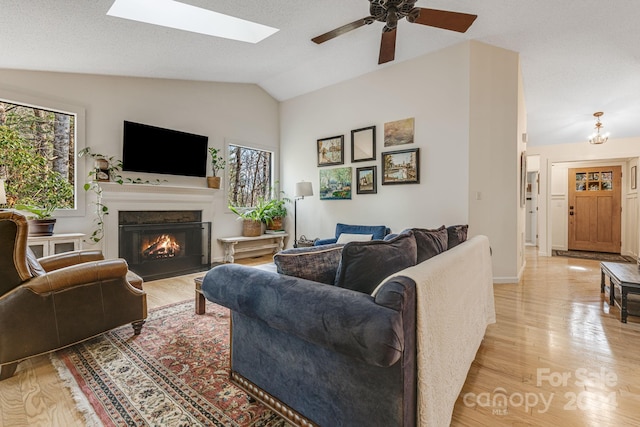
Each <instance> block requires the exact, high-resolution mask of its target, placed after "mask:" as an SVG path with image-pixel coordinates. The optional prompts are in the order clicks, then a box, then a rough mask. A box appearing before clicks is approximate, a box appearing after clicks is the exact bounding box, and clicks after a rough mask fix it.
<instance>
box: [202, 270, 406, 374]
mask: <svg viewBox="0 0 640 427" xmlns="http://www.w3.org/2000/svg"><path fill="white" fill-rule="evenodd" d="M202 292H203V294H204V295H205V297H206V298H207V299H208V300H210V301H213V302H215V303H217V304H220V305H223V306H225V307H228V308H229V309H231V310H232V311H235V312H238V313H240V314H242V315H244V316H248V317H252V318H255V319H260V320H262V321H263V322H265V323H266V324H267V325H269V326H270V327H271V328H274V329H278V330H280V331H283V332H285V333H289V334H292V335H295V336H297V337H298V338H301V339H303V340H306V341H309V342H312V343H314V344H317V345H320V346H323V347H325V348H328V349H330V350H333V351H337V352H340V353H342V354H346V355H349V356H351V357H354V358H357V359H359V360H361V361H364V362H366V363H369V364H371V365H376V366H391V365H393V364H394V363H395V362H397V361H398V360H399V359H400V357H401V355H402V351H403V349H404V335H403V323H402V322H403V321H402V313H401V312H399V311H396V310H394V309H392V308H389V307H385V306H382V305H379V304H377V303H376V302H375V300H374V299H373V298H372V297H371V296H370V295H367V294H363V293H360V292H355V291H351V290H348V289H343V288H338V287H335V286H331V285H325V284H321V283H318V282H313V281H310V280H305V279H299V278H295V277H291V276H285V275H281V274H277V273H272V272H268V271H263V270H259V269H256V268H251V267H247V266H243V265H237V264H225V265H221V266H218V267H215V268H213V269H211V270H210V271H209V272H208V273H207V275H206V276H205V278H204V281H203V283H202Z"/></svg>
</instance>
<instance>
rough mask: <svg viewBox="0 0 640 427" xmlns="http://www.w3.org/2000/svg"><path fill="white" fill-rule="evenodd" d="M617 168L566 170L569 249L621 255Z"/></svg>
mask: <svg viewBox="0 0 640 427" xmlns="http://www.w3.org/2000/svg"><path fill="white" fill-rule="evenodd" d="M621 181H622V170H621V167H620V166H605V167H588V168H577V169H569V250H578V251H595V252H613V253H618V254H619V253H620V233H621V232H620V222H621V211H620V197H621V191H620V183H621Z"/></svg>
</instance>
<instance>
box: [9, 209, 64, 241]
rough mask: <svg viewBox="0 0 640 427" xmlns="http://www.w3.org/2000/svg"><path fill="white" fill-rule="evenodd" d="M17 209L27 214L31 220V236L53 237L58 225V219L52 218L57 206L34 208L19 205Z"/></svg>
mask: <svg viewBox="0 0 640 427" xmlns="http://www.w3.org/2000/svg"><path fill="white" fill-rule="evenodd" d="M16 209H18V210H19V211H23V212H25V216H26V217H27V219H28V220H29V236H51V235H53V228H54V227H55V225H56V219H55V218H52V217H51V216H52V215H53V211H54V210H55V209H56V206H55V205H49V206H43V207H40V206H34V205H25V204H17V205H16Z"/></svg>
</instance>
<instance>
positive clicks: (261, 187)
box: [227, 144, 273, 207]
mask: <svg viewBox="0 0 640 427" xmlns="http://www.w3.org/2000/svg"><path fill="white" fill-rule="evenodd" d="M227 167H228V171H229V186H228V188H227V189H228V192H229V200H228V201H229V204H231V205H233V206H241V207H251V206H255V204H256V202H257V201H258V200H259V199H260V198H264V199H268V198H269V197H270V191H271V188H272V185H273V182H272V179H273V178H272V177H273V174H272V169H273V152H271V151H266V150H261V149H257V148H249V147H243V146H240V145H232V144H229V160H228V161H227Z"/></svg>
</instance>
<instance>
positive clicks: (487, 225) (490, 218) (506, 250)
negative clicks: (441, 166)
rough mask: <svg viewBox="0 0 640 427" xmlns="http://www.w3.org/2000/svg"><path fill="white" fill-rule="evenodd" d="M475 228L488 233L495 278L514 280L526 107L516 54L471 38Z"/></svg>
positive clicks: (518, 262) (520, 244)
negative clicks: (472, 40)
mask: <svg viewBox="0 0 640 427" xmlns="http://www.w3.org/2000/svg"><path fill="white" fill-rule="evenodd" d="M471 46H472V50H471V120H470V121H471V134H470V135H471V137H470V153H471V154H470V159H471V162H470V165H469V169H470V174H471V176H470V180H471V181H470V182H471V184H470V190H471V192H470V194H469V199H470V208H471V209H470V219H469V225H470V227H471V228H474V229H476V230H481V232H482V234H486V235H487V236H489V238H490V241H491V248H492V251H493V274H494V282H503V283H515V282H518V281H519V278H520V276H521V274H522V270H523V268H524V239H525V236H524V227H525V208H524V206H520V180H521V177H520V159H521V153H522V152H523V151H524V149H525V148H524V144H523V142H522V134H523V133H526V109H525V105H524V91H523V86H522V77H521V73H520V65H519V57H518V54H517V53H515V52H512V51H508V50H505V49H499V48H495V47H493V46H489V45H486V44H482V43H478V42H472V43H471Z"/></svg>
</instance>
